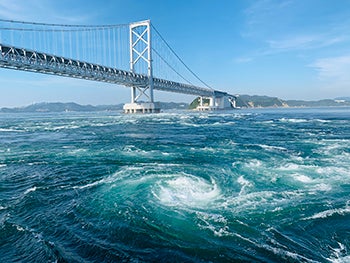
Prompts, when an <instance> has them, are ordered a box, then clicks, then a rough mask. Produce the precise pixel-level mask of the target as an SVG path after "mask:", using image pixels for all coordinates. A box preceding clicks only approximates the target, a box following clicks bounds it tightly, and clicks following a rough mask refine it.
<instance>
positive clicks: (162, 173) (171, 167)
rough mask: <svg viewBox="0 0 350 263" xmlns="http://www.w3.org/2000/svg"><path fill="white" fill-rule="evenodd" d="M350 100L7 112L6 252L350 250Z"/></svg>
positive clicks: (231, 257)
mask: <svg viewBox="0 0 350 263" xmlns="http://www.w3.org/2000/svg"><path fill="white" fill-rule="evenodd" d="M349 112H350V111H349V109H348V108H342V109H332V110H330V109H294V110H281V109H280V110H278V109H275V110H256V111H246V110H242V111H236V112H225V113H188V112H172V113H171V112H169V113H162V114H157V115H135V116H130V115H128V116H125V115H119V114H112V113H84V114H80V113H64V114H62V113H61V114H26V115H18V114H3V115H1V116H0V135H1V137H0V143H1V149H0V197H1V198H0V258H1V260H2V262H14V261H25V262H37V261H39V262H50V261H51V262H55V261H56V262H87V261H91V262H111V261H115V262H118V261H124V262H159V261H164V262H203V261H204V262H232V261H253V262H254V261H255V262H282V261H287V262H346V261H347V260H349V257H350V255H349V253H348V251H349V249H350V242H349V234H350V233H349V232H350V228H349V225H348V222H349V216H350V208H349V207H350V201H349V191H350V188H349V185H350V172H349V171H350V162H349V154H350V124H349V123H350V122H349V120H350V113H349Z"/></svg>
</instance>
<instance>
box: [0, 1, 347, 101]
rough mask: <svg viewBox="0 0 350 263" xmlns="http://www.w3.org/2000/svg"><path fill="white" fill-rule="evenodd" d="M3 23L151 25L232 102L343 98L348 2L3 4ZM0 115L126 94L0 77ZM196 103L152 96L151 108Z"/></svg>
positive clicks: (17, 74) (126, 95)
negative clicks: (3, 110)
mask: <svg viewBox="0 0 350 263" xmlns="http://www.w3.org/2000/svg"><path fill="white" fill-rule="evenodd" d="M0 19H11V20H20V21H31V22H43V23H60V24H89V25H91V24H96V25H98V24H125V23H131V22H134V21H141V20H145V19H150V20H151V22H152V24H153V25H154V26H155V27H156V28H157V30H158V31H159V32H160V33H161V34H162V36H163V37H164V38H165V39H166V41H167V42H168V43H169V45H170V46H171V47H172V48H173V49H174V50H175V51H176V53H177V54H178V55H179V56H180V57H181V58H182V60H183V61H184V62H185V63H186V64H187V65H188V66H189V67H190V68H191V70H192V71H194V72H195V73H196V74H197V75H198V76H199V77H200V78H201V79H202V80H204V81H205V82H206V83H208V84H209V85H210V86H211V87H213V88H214V89H217V90H222V91H226V92H228V93H231V94H249V95H268V96H276V97H279V98H282V99H304V100H318V99H325V98H336V97H340V96H350V1H349V0H334V1H329V0H307V1H303V0H186V1H185V0H177V1H174V0H100V1H92V0H74V1H72V0H69V1H68V0H60V1H57V0H26V1H23V0H0ZM0 93H1V96H0V107H14V106H25V105H29V104H32V103H38V102H57V101H60V102H77V103H80V104H92V105H101V104H118V103H125V102H129V100H130V90H129V88H126V87H123V86H117V85H112V84H106V83H100V82H94V81H87V80H78V79H71V78H65V77H58V76H50V75H44V74H37V73H28V72H22V71H15V70H8V69H2V68H0ZM193 98H194V97H193V96H188V95H183V94H173V93H165V92H158V91H155V100H157V101H178V102H180V101H184V102H190V101H191V100H192V99H193Z"/></svg>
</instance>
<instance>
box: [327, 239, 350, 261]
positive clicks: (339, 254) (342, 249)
mask: <svg viewBox="0 0 350 263" xmlns="http://www.w3.org/2000/svg"><path fill="white" fill-rule="evenodd" d="M338 246H339V247H337V248H331V249H332V254H333V256H332V257H331V258H330V259H329V261H330V262H333V263H348V262H350V255H347V254H348V253H347V249H346V246H345V245H344V244H342V243H340V242H338Z"/></svg>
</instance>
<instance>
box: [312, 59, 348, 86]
mask: <svg viewBox="0 0 350 263" xmlns="http://www.w3.org/2000/svg"><path fill="white" fill-rule="evenodd" d="M310 67H312V68H314V69H315V70H316V71H317V73H318V76H319V78H320V80H322V81H326V82H331V83H333V84H334V85H337V86H341V87H347V88H348V89H349V88H350V74H349V72H350V55H344V56H337V57H329V58H321V59H317V60H316V61H315V62H314V63H312V64H311V65H310ZM348 92H349V91H348Z"/></svg>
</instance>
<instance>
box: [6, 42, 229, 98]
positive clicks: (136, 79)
mask: <svg viewBox="0 0 350 263" xmlns="http://www.w3.org/2000/svg"><path fill="white" fill-rule="evenodd" d="M0 67H2V68H8V69H16V70H22V71H30V72H37V73H44V74H51V75H58V76H64V77H71V78H78V79H86V80H93V81H100V82H108V83H113V84H118V85H123V86H127V87H144V88H147V87H148V85H149V83H150V81H152V83H153V88H154V90H161V91H167V92H176V93H182V94H188V95H196V96H213V95H214V96H220V95H221V94H225V93H222V92H219V91H213V90H211V89H207V88H202V87H198V86H193V85H189V84H183V83H178V82H174V81H169V80H164V79H158V78H152V80H150V78H149V77H148V76H147V75H144V74H136V73H133V72H130V71H125V70H119V69H115V68H110V67H105V66H102V65H98V64H93V63H88V62H84V61H79V60H74V59H69V58H65V57H60V56H55V55H51V54H45V53H41V52H36V51H33V50H28V49H24V48H18V47H11V46H7V45H3V44H1V43H0Z"/></svg>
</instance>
